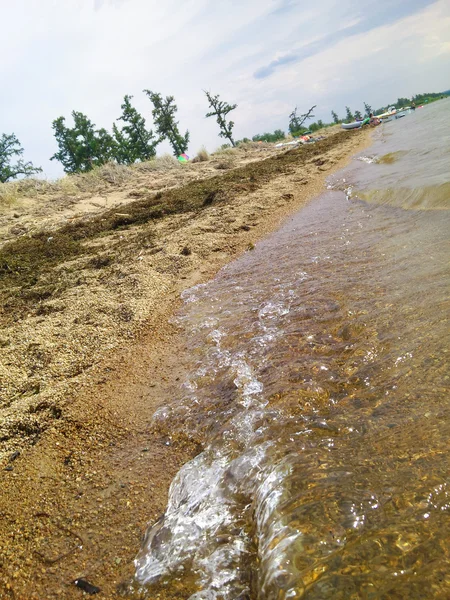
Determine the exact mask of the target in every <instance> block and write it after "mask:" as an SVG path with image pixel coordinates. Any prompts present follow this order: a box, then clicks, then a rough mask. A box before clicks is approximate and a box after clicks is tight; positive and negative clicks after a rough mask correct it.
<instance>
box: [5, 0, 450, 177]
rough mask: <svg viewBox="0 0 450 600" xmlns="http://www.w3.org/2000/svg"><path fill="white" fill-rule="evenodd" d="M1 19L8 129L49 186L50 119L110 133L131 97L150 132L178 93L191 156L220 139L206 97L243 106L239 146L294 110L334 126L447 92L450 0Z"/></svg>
mask: <svg viewBox="0 0 450 600" xmlns="http://www.w3.org/2000/svg"><path fill="white" fill-rule="evenodd" d="M0 14H1V22H2V27H1V36H0V56H1V60H0V81H1V84H0V85H1V90H0V134H1V133H8V134H10V133H13V132H14V133H15V134H16V135H17V137H18V138H19V140H20V142H21V144H22V146H23V147H24V150H25V153H24V158H25V159H26V160H31V161H32V162H33V163H34V164H35V165H37V166H42V168H43V170H44V176H46V177H49V178H55V177H58V176H60V175H62V174H63V171H62V167H61V165H60V164H59V163H57V162H56V161H50V160H49V158H50V156H51V155H52V154H53V153H54V152H56V150H57V147H56V142H55V139H54V137H53V131H52V127H51V124H52V121H53V120H54V119H56V118H57V117H59V116H64V117H66V119H67V123H68V124H71V117H70V114H71V112H72V111H73V110H77V111H81V112H84V113H85V114H87V116H88V117H89V118H90V119H91V120H92V121H93V122H94V123H95V124H96V125H97V127H105V128H107V129H108V130H110V129H111V127H112V124H113V122H114V121H115V119H117V118H118V117H119V116H120V113H121V109H120V105H121V103H122V100H123V96H124V95H125V94H130V95H132V96H133V101H132V102H133V104H134V105H135V106H136V107H137V108H138V110H139V111H140V112H141V113H142V114H143V116H144V117H145V118H146V119H147V122H148V124H149V126H151V124H152V122H151V108H152V106H151V104H150V101H149V100H148V98H147V97H146V96H145V94H144V93H143V90H144V89H150V90H152V91H156V92H160V93H161V94H163V95H164V96H166V95H173V96H175V99H176V103H177V105H178V109H179V110H178V118H179V122H180V129H181V131H183V132H184V131H185V130H186V129H189V131H190V132H191V142H190V145H189V154H190V155H192V156H193V155H195V153H196V152H197V151H198V150H199V149H200V148H201V147H202V146H205V147H206V148H207V149H208V150H209V151H213V150H215V149H216V148H217V147H218V146H220V145H221V143H223V141H224V140H222V139H221V138H219V137H218V127H217V125H216V123H215V121H214V120H213V119H206V118H205V114H206V112H207V110H208V106H207V101H206V98H205V95H204V92H203V90H208V91H210V92H212V93H213V94H220V97H221V99H223V100H226V101H228V102H230V103H237V104H238V107H237V109H236V110H235V111H234V112H233V113H232V118H233V120H234V121H235V137H236V138H238V139H239V138H242V137H252V136H253V135H255V134H257V133H263V132H265V131H273V130H274V129H283V130H287V126H288V120H289V114H290V113H291V111H292V109H293V108H294V107H295V106H297V107H298V110H299V113H303V112H306V111H307V110H308V108H309V107H310V106H312V105H313V104H316V105H317V109H316V111H315V113H314V114H315V117H316V119H317V118H320V119H322V120H324V121H330V120H331V115H330V112H331V110H335V111H336V112H337V113H338V114H339V115H341V116H343V115H344V113H345V106H346V105H348V106H350V107H351V109H352V110H356V109H358V110H361V112H363V109H364V104H363V103H364V102H368V103H369V104H370V105H371V106H373V107H374V108H378V107H379V106H383V105H385V104H387V103H389V102H392V101H395V100H396V99H397V97H410V96H411V95H413V94H417V93H422V92H428V91H443V90H447V89H449V88H450V1H449V0H437V1H434V0H389V1H386V0H359V1H358V2H355V1H354V0H339V2H336V0H315V1H314V2H313V1H308V2H306V1H305V0H222V1H221V2H218V1H217V0H216V1H212V0H14V2H10V1H8V0H0ZM119 123H120V122H119ZM168 149H169V148H168V147H167V146H165V145H163V144H162V145H161V147H160V150H159V152H160V153H161V152H164V151H167V150H168Z"/></svg>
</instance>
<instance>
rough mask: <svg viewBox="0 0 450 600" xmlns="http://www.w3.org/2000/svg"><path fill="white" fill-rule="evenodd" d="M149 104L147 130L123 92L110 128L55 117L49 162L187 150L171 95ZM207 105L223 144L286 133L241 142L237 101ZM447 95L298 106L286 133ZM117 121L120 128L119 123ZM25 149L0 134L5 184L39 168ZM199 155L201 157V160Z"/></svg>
mask: <svg viewBox="0 0 450 600" xmlns="http://www.w3.org/2000/svg"><path fill="white" fill-rule="evenodd" d="M144 93H145V94H146V95H147V97H148V98H149V100H150V102H151V103H152V105H153V108H152V116H153V123H154V130H153V129H151V128H149V127H148V125H147V123H146V120H145V118H144V117H143V116H142V115H141V114H140V113H139V112H138V111H137V109H136V108H135V107H134V106H133V105H132V103H131V100H132V98H133V96H129V95H126V96H125V97H124V99H123V103H122V105H121V109H122V114H121V116H120V117H118V118H117V119H116V122H115V123H113V125H112V131H111V132H109V131H107V130H106V129H104V128H97V126H96V125H95V123H93V122H92V121H91V120H90V119H89V118H88V117H87V116H86V115H85V114H83V113H81V112H77V111H75V110H74V111H72V120H73V125H72V126H69V125H67V124H66V119H65V117H63V116H61V117H58V118H57V119H55V120H54V121H53V124H52V127H53V131H54V136H55V139H56V143H57V146H58V150H57V152H55V154H53V156H52V157H51V160H57V161H58V162H60V163H61V164H62V166H63V169H64V171H65V172H66V173H85V172H88V171H91V170H92V169H94V168H97V167H100V166H102V165H105V164H107V163H109V162H112V163H116V164H119V165H130V164H134V163H139V162H144V161H148V160H150V159H152V158H154V157H155V156H156V149H157V146H158V145H159V144H160V143H161V142H162V141H163V140H166V141H167V142H168V143H169V144H170V146H171V148H172V151H173V155H174V156H175V157H178V156H180V155H181V154H183V153H185V152H186V151H187V149H188V145H189V138H190V133H189V130H186V132H185V133H184V134H183V133H181V132H180V129H179V122H178V121H177V120H176V114H177V111H178V107H177V105H176V104H175V99H174V97H173V96H166V97H165V98H164V97H163V96H162V95H161V94H159V93H157V92H153V91H151V90H144ZM205 95H206V98H207V100H208V103H209V109H210V110H209V111H208V112H207V113H206V117H215V118H216V121H217V124H218V126H219V136H220V137H222V138H225V139H226V140H227V143H226V144H223V146H222V148H227V147H230V146H235V145H237V144H239V143H242V142H250V141H253V142H268V143H274V142H278V141H280V140H283V139H285V137H286V134H285V132H284V131H283V130H281V129H276V130H275V131H274V132H273V133H268V132H266V133H261V134H257V135H254V136H253V137H252V139H251V140H250V139H249V138H244V139H243V140H240V141H239V142H237V141H235V139H234V137H233V127H234V122H233V121H228V120H227V117H228V115H229V113H231V112H232V111H234V110H235V109H236V108H237V104H228V103H227V102H225V101H223V100H221V99H220V96H219V95H218V94H217V95H213V94H212V93H211V92H205ZM445 95H450V91H447V92H442V93H426V94H417V95H415V96H413V97H412V98H398V99H397V102H393V103H392V104H387V105H386V106H383V107H381V108H378V109H377V110H372V107H371V106H370V105H369V104H367V103H366V102H364V112H363V111H362V110H358V109H357V110H352V109H351V108H350V107H349V106H346V107H345V117H344V118H343V119H342V118H340V117H339V115H338V113H337V112H336V111H334V110H332V111H331V117H332V121H331V122H330V123H324V122H323V121H322V120H320V119H319V120H317V122H312V123H308V122H309V121H311V120H312V119H313V118H314V115H313V111H314V109H315V108H316V106H315V105H314V106H312V107H311V108H310V109H309V110H308V111H307V112H306V113H304V114H300V115H299V114H298V111H297V107H295V108H294V110H293V111H292V112H291V114H290V115H289V120H288V132H289V134H290V135H292V136H293V137H298V136H301V135H304V134H305V133H308V132H309V133H311V132H316V131H318V130H320V129H322V128H324V127H330V126H331V125H336V124H339V123H342V122H351V121H353V120H355V119H359V120H360V119H363V118H364V117H367V116H369V115H370V114H371V113H374V114H379V113H382V112H385V110H386V109H387V108H389V107H390V106H395V107H396V108H402V107H403V106H409V105H410V104H411V103H412V102H415V104H416V106H418V105H420V104H426V103H430V102H434V101H436V100H439V99H440V98H442V97H444V96H445ZM119 123H120V126H119ZM22 154H23V148H22V146H21V145H20V142H19V140H18V139H17V137H16V136H15V135H14V134H10V135H7V134H2V136H1V137H0V183H5V182H7V181H9V180H11V179H15V178H17V177H21V176H23V177H29V176H31V175H34V174H36V173H39V172H41V171H42V169H41V168H40V167H35V166H33V164H32V163H31V162H24V161H23V159H22V158H21V156H22ZM205 156H206V155H205V153H204V152H203V153H199V155H198V160H204V157H205ZM200 157H202V158H200Z"/></svg>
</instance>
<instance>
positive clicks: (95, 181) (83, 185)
mask: <svg viewBox="0 0 450 600" xmlns="http://www.w3.org/2000/svg"><path fill="white" fill-rule="evenodd" d="M132 176H133V174H132V172H131V169H130V168H129V167H127V166H126V165H118V164H117V163H114V162H109V163H106V164H105V165H101V166H100V167H96V168H95V169H92V171H88V172H87V173H77V174H76V175H69V176H68V179H69V181H70V183H71V184H72V185H73V186H74V187H75V188H76V189H78V190H79V191H81V192H93V191H95V190H98V189H99V188H101V187H104V186H105V184H106V185H108V186H109V185H114V186H117V185H120V184H122V183H125V182H127V181H128V180H129V179H131V177H132Z"/></svg>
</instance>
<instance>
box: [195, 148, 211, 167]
mask: <svg viewBox="0 0 450 600" xmlns="http://www.w3.org/2000/svg"><path fill="white" fill-rule="evenodd" d="M208 160H209V153H208V151H207V149H206V148H205V147H204V146H202V147H201V148H200V150H199V151H198V152H197V156H196V157H195V158H194V160H193V161H192V162H194V163H197V162H207V161H208Z"/></svg>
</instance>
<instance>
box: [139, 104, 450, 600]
mask: <svg viewBox="0 0 450 600" xmlns="http://www.w3.org/2000/svg"><path fill="white" fill-rule="evenodd" d="M449 123H450V100H448V101H447V100H443V101H440V102H438V103H436V104H434V105H433V106H430V107H427V108H425V109H422V110H416V112H415V113H413V114H411V115H408V116H407V117H405V118H404V119H399V120H397V121H393V122H391V123H388V124H386V125H384V126H383V128H382V129H381V128H380V130H379V131H377V139H376V141H375V143H374V145H373V146H372V147H371V148H370V151H369V152H366V153H365V155H363V156H359V157H357V158H356V159H355V160H354V161H353V163H352V165H351V166H350V167H349V168H348V169H346V170H345V171H342V172H340V173H339V174H337V175H335V176H334V177H333V179H332V180H331V181H330V184H329V188H330V189H329V190H328V192H326V193H325V194H323V195H322V196H321V197H319V198H317V199H315V200H314V201H313V202H311V203H310V204H309V205H308V206H307V207H306V208H304V209H303V210H302V211H300V212H299V213H298V214H297V215H295V216H294V217H293V218H291V219H290V220H289V222H288V223H287V224H286V225H285V226H284V227H283V228H282V229H281V230H280V231H278V232H276V233H275V234H273V235H272V236H270V237H269V238H267V239H266V240H265V241H263V242H262V243H260V244H258V246H257V247H256V249H255V250H254V251H252V252H248V253H246V254H245V255H244V256H243V257H242V258H241V259H240V260H238V261H236V262H234V263H232V264H231V265H229V266H228V267H227V268H225V269H223V270H222V271H221V272H220V274H219V275H218V276H217V278H216V279H215V280H214V281H212V282H210V283H208V284H206V285H201V286H197V287H195V288H193V289H191V290H189V291H188V292H186V293H185V295H184V307H183V309H182V310H181V312H180V314H179V315H178V323H179V325H180V327H182V328H183V330H184V332H185V336H186V340H187V342H186V343H187V345H188V349H187V351H186V355H185V356H183V357H180V360H181V361H182V362H183V363H184V365H185V369H186V378H185V380H184V382H183V384H182V386H181V388H180V394H179V397H177V398H176V399H174V400H173V401H172V402H171V403H170V404H169V405H168V406H166V407H164V408H163V409H160V410H159V411H158V412H157V414H155V416H154V422H155V426H156V427H158V428H160V429H161V430H162V431H165V432H167V435H168V436H169V438H170V436H171V435H174V436H175V435H179V434H180V433H182V434H186V435H188V436H189V437H191V438H194V439H197V440H200V441H201V442H202V443H203V445H204V451H203V452H202V453H201V454H199V455H198V456H197V457H196V458H195V459H194V460H193V461H191V462H190V463H188V464H186V465H185V466H184V467H183V468H182V469H181V470H180V472H179V473H178V475H177V477H176V478H175V480H174V481H173V483H172V486H171V489H170V495H169V503H168V506H167V510H166V513H165V515H164V517H163V518H162V519H161V520H160V521H158V523H157V524H155V525H154V526H152V527H150V528H149V530H148V532H147V536H146V539H145V542H144V544H143V546H142V548H141V551H140V553H139V555H138V557H137V559H136V581H137V582H138V583H139V584H140V585H142V586H144V587H143V589H144V590H146V594H147V597H149V598H152V597H153V596H152V589H153V588H152V586H153V585H155V584H158V586H161V585H163V586H165V587H166V589H167V590H168V591H170V590H171V589H172V587H173V586H175V587H176V586H177V585H179V584H182V583H183V582H185V583H186V582H187V583H186V586H187V587H186V589H189V590H190V591H189V593H188V594H187V595H186V597H190V598H191V600H200V599H202V600H215V599H221V600H235V599H238V598H240V599H244V598H251V599H256V598H257V599H259V600H275V599H276V600H285V599H289V598H305V599H308V600H313V599H314V600H315V599H317V600H318V599H320V600H324V599H333V600H337V599H357V598H368V599H369V598H370V599H372V598H373V599H375V598H377V599H378V598H380V599H381V598H384V599H390V600H392V599H396V598H402V599H403V598H408V599H412V598H417V599H419V598H420V599H423V598H446V597H450V568H449V563H450V546H449V544H448V539H449V537H450V527H449V518H450V479H449V474H450V458H449V455H448V440H449V439H450V419H449V416H450V415H449V413H450V399H449V395H448V388H449V381H450V380H449V370H448V360H447V359H448V356H449V354H448V352H449V344H448V341H449V327H448V317H449V314H450V311H449V305H448V304H449V303H448V291H449V279H450V277H449V260H448V259H449V225H450V213H449V211H448V206H449V205H448V203H449V200H450V192H449V182H450V174H449V168H448V167H449V165H450V140H449V127H448V124H449ZM159 589H160V587H159Z"/></svg>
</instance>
